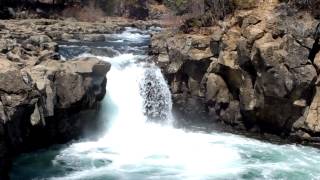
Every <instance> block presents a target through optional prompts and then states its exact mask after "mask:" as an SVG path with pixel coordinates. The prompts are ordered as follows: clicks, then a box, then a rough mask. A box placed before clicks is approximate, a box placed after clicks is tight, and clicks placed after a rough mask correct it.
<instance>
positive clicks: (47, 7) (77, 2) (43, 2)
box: [0, 0, 148, 19]
mask: <svg viewBox="0 0 320 180" xmlns="http://www.w3.org/2000/svg"><path fill="white" fill-rule="evenodd" d="M147 4H148V0H0V18H8V16H12V15H13V14H14V13H13V12H12V11H13V9H19V10H20V9H26V10H28V11H32V10H34V11H35V10H37V11H41V12H42V13H43V14H44V13H46V14H47V15H48V14H49V13H51V14H52V13H56V14H59V12H63V14H69V15H70V14H77V13H93V14H99V15H108V16H112V15H114V16H128V17H132V18H137V19H145V18H146V17H148V8H147ZM8 8H9V11H8ZM67 11H69V12H67ZM76 11H78V12H76ZM89 11H90V12H89ZM5 14H7V15H5ZM84 16H86V15H85V14H84Z"/></svg>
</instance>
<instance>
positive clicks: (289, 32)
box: [151, 3, 320, 140]
mask: <svg viewBox="0 0 320 180" xmlns="http://www.w3.org/2000/svg"><path fill="white" fill-rule="evenodd" d="M263 7H265V8H253V9H251V10H238V11H236V12H235V13H234V14H233V15H232V16H229V17H227V18H226V19H225V20H224V21H219V22H217V23H216V25H215V26H212V27H205V28H201V29H200V30H198V31H197V30H195V31H194V32H191V33H189V34H183V33H173V32H168V31H166V32H163V33H160V34H156V35H154V36H153V37H152V44H151V54H153V55H154V59H155V61H156V63H157V64H158V65H159V66H160V67H161V68H162V70H163V72H164V74H165V75H166V77H167V80H168V82H169V84H170V87H171V91H172V93H173V99H174V103H175V107H176V109H178V111H183V113H185V114H188V117H190V114H192V115H194V116H193V117H192V118H191V119H197V120H199V119H203V118H202V117H204V116H206V118H205V119H209V120H211V121H220V122H223V123H225V124H229V125H231V126H233V127H235V128H238V129H245V130H252V131H260V132H271V133H275V134H279V135H292V136H293V137H298V139H300V140H301V139H303V140H305V139H306V138H305V137H309V138H307V139H308V140H315V139H317V138H318V137H319V130H320V129H319V127H320V124H319V122H320V121H319V117H318V113H317V112H318V105H317V104H318V98H319V97H318V96H319V92H318V91H319V90H318V83H316V81H317V77H318V73H319V69H318V66H319V62H318V61H319V53H318V51H319V45H318V42H319V41H318V40H319V37H317V36H315V34H317V33H316V32H317V25H318V23H319V22H318V21H317V20H316V19H314V17H313V16H312V15H311V14H309V13H308V12H304V11H297V10H295V9H292V8H289V7H288V6H287V5H286V4H276V3H273V4H270V5H265V6H263ZM313 54H314V55H313ZM189 119H190V118H189Z"/></svg>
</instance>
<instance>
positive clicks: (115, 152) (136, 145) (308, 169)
mask: <svg viewBox="0 0 320 180" xmlns="http://www.w3.org/2000/svg"><path fill="white" fill-rule="evenodd" d="M109 36H111V37H112V38H113V39H112V41H113V43H114V42H116V43H127V44H129V45H128V47H126V48H124V47H121V46H113V47H112V48H114V49H116V50H118V51H119V52H120V55H119V56H116V57H113V58H110V57H102V56H96V57H97V58H100V59H102V60H105V61H108V62H110V63H111V64H112V68H111V70H110V72H109V73H108V75H107V78H108V83H107V97H105V99H104V100H103V103H102V109H101V111H102V112H106V114H105V116H106V120H105V124H104V125H105V132H104V133H103V135H102V136H101V137H100V138H99V139H98V140H82V141H78V142H74V143H72V144H70V145H67V146H63V147H61V148H58V149H54V150H50V149H49V150H46V151H41V152H37V153H33V154H26V155H24V156H22V157H21V158H20V159H18V160H17V161H16V162H15V167H14V170H13V173H15V174H14V175H13V176H12V177H13V178H12V179H21V177H24V179H50V180H215V179H217V180H229V179H230V180H231V179H268V180H269V179H288V180H289V179H290V180H291V179H297V180H300V179H302V180H308V179H315V180H316V179H319V178H320V152H319V150H318V149H314V148H310V147H303V146H297V145H275V144H270V143H265V142H261V141H258V140H253V139H249V138H244V137H241V136H237V135H232V134H227V133H217V132H212V133H206V132H193V131H190V130H184V129H176V128H174V127H173V126H172V122H173V121H175V120H174V118H173V116H172V115H171V108H172V107H171V106H172V102H171V95H170V91H169V88H168V87H167V85H166V81H165V80H164V78H163V76H162V74H161V71H160V70H159V69H158V68H157V67H156V66H155V65H153V64H152V63H150V62H148V61H146V59H147V56H146V55H145V53H144V54H141V52H143V51H144V48H145V47H144V46H143V42H145V43H146V44H147V41H148V40H149V35H148V34H147V33H146V34H144V33H143V32H141V31H139V30H136V29H131V28H129V29H128V30H127V31H125V32H124V33H122V34H117V35H113V36H112V35H109ZM141 43H142V45H141ZM137 45H139V46H137ZM78 56H94V55H92V54H88V53H82V54H79V55H78ZM150 74H151V75H150ZM150 78H151V79H150ZM155 89H156V90H155ZM150 92H151V93H152V96H151V95H150ZM146 107H148V109H149V110H150V111H147V110H146ZM157 110H158V111H161V112H160V113H158V112H156V111H157ZM147 114H151V116H159V117H161V120H162V121H160V122H161V123H159V121H157V122H154V121H150V116H148V115H147ZM154 114H155V115H154ZM163 114H166V115H165V116H164V115H163ZM105 116H102V117H104V118H105ZM40 161H41V162H40ZM26 164H27V166H28V167H30V168H28V167H24V166H26ZM40 169H41V170H40ZM36 170H38V171H39V170H40V171H42V172H38V171H36Z"/></svg>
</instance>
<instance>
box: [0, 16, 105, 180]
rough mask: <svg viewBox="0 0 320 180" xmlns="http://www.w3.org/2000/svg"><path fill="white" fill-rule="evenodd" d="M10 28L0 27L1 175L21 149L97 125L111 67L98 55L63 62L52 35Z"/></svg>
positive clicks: (64, 138) (58, 140)
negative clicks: (97, 57) (95, 116)
mask: <svg viewBox="0 0 320 180" xmlns="http://www.w3.org/2000/svg"><path fill="white" fill-rule="evenodd" d="M17 22H18V21H17ZM17 22H15V23H17ZM9 26H13V25H12V24H10V23H8V24H6V27H9ZM31 27H32V26H31ZM20 30H21V29H20ZM12 31H13V30H11V29H10V28H7V29H1V31H0V32H1V33H0V179H8V176H7V175H8V172H9V168H10V160H11V157H13V156H14V155H16V154H17V153H21V152H26V151H30V150H33V149H37V148H41V147H46V146H49V145H51V144H54V143H64V142H66V141H69V140H71V139H73V138H77V137H79V136H80V135H82V133H84V132H85V131H86V130H87V129H89V128H95V126H96V127H98V122H95V121H93V117H94V115H95V114H97V113H96V110H97V105H98V103H99V101H101V100H102V99H103V97H104V95H105V93H106V83H107V79H106V74H107V72H108V71H109V69H110V66H111V65H110V63H108V62H105V61H102V60H99V59H96V58H80V59H73V60H68V61H62V60H60V55H59V54H58V53H57V50H58V46H57V43H56V42H54V41H53V39H52V38H51V37H50V36H48V35H45V34H37V33H36V32H35V31H30V33H32V32H33V33H32V34H30V35H29V36H25V35H26V31H28V30H26V31H22V30H21V32H17V31H15V33H13V32H12ZM94 38H95V37H94Z"/></svg>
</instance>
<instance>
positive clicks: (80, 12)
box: [62, 3, 105, 22]
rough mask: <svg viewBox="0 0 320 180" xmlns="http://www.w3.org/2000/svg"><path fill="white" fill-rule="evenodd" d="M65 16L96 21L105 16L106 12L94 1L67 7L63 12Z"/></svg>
mask: <svg viewBox="0 0 320 180" xmlns="http://www.w3.org/2000/svg"><path fill="white" fill-rule="evenodd" d="M62 16H64V17H73V18H76V19H77V20H79V21H88V22H94V21H97V20H99V19H101V18H102V17H104V16H105V14H104V12H103V11H102V10H101V9H100V8H97V7H95V6H94V4H93V3H89V5H88V6H83V7H82V6H80V5H79V4H74V5H72V6H70V7H67V8H66V9H65V10H63V12H62Z"/></svg>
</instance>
